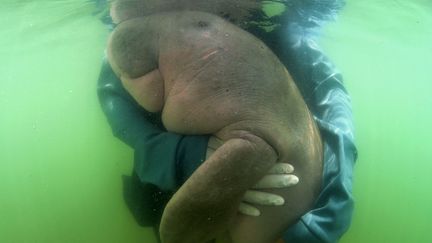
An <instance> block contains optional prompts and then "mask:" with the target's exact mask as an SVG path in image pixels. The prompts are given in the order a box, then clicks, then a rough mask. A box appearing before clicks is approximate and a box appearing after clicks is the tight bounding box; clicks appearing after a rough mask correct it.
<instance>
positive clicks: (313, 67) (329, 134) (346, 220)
mask: <svg viewBox="0 0 432 243" xmlns="http://www.w3.org/2000/svg"><path fill="white" fill-rule="evenodd" d="M293 4H294V5H293V6H289V10H288V12H287V13H286V15H285V16H284V18H285V19H284V20H283V22H284V23H287V24H286V25H282V26H281V27H280V29H279V30H278V31H277V34H276V36H273V38H274V40H276V41H275V42H274V43H273V45H274V48H275V49H276V50H275V52H276V53H277V54H278V55H279V58H280V59H281V61H282V62H283V63H284V65H285V66H286V67H287V69H288V70H289V72H290V74H291V75H292V76H293V78H294V80H295V82H296V84H297V86H298V87H299V89H300V92H301V93H302V95H303V97H304V99H305V101H306V103H307V104H308V107H309V109H310V110H311V112H312V113H313V115H314V118H315V120H316V122H317V124H318V126H319V129H320V132H321V136H322V140H323V146H324V168H323V183H322V184H323V188H322V191H321V193H320V195H319V197H318V199H317V201H316V203H315V206H314V208H313V209H312V210H311V211H310V212H308V213H307V214H305V215H304V216H303V217H302V218H301V219H300V220H299V221H298V223H297V224H295V225H293V226H291V227H290V228H289V229H288V230H287V231H286V232H285V234H284V236H283V238H284V240H285V241H286V242H297V243H314V242H337V241H338V240H339V239H340V237H341V236H342V235H343V234H344V233H345V232H346V231H347V229H348V228H349V226H350V223H351V217H352V212H353V207H354V200H353V195H352V174H353V168H354V163H355V160H356V158H357V150H356V147H355V145H354V126H353V119H352V111H351V100H350V97H349V95H348V93H347V91H346V89H345V88H344V85H343V81H342V75H341V74H340V73H339V72H338V71H337V69H336V67H335V66H334V65H333V63H332V62H331V61H330V60H329V58H328V57H326V56H325V55H324V54H323V52H322V51H321V50H320V49H319V48H318V46H317V44H316V42H315V35H316V33H318V30H319V27H320V26H321V25H322V23H323V22H324V20H328V19H332V18H334V16H335V14H336V13H337V10H339V8H340V7H341V6H343V1H338V0H336V1H335V0H329V1H315V0H307V1H293ZM296 4H298V6H297V5H296Z"/></svg>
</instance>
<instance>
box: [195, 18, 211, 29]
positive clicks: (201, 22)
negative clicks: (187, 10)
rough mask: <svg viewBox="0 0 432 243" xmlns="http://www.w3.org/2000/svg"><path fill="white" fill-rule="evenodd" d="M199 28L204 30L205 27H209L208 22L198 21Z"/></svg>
mask: <svg viewBox="0 0 432 243" xmlns="http://www.w3.org/2000/svg"><path fill="white" fill-rule="evenodd" d="M197 25H198V27H201V28H204V27H207V26H208V25H209V23H208V22H206V21H201V20H200V21H198V24H197Z"/></svg>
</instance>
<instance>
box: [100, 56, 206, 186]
mask: <svg viewBox="0 0 432 243" xmlns="http://www.w3.org/2000/svg"><path fill="white" fill-rule="evenodd" d="M97 92H98V97H99V101H100V104H101V106H102V110H103V112H104V113H105V115H106V117H107V119H108V122H109V124H110V126H111V128H112V132H113V134H114V135H115V136H116V137H117V138H119V139H120V140H122V141H123V142H125V143H126V144H127V145H129V146H130V147H132V148H133V149H134V171H135V173H136V174H137V176H138V177H139V179H140V180H141V182H143V183H151V184H154V185H156V186H157V187H159V188H160V189H162V190H166V191H174V190H176V189H177V188H178V187H179V186H180V185H181V184H183V182H184V181H185V180H186V179H187V178H188V177H189V176H190V175H191V174H192V173H193V171H194V170H195V169H196V168H197V167H198V166H199V165H200V164H201V163H202V162H203V161H204V159H205V152H206V148H207V143H208V136H183V135H179V134H175V133H170V132H167V131H166V129H165V128H164V127H163V124H162V122H161V119H160V114H155V113H150V112H148V111H146V110H144V109H142V108H141V107H140V106H139V105H138V104H137V103H136V102H135V100H134V99H133V98H132V97H131V96H130V95H129V94H128V93H127V92H126V91H125V89H124V88H123V86H122V84H121V82H120V80H119V79H118V78H117V77H116V75H115V74H114V72H113V70H112V69H111V67H110V65H109V64H108V62H107V61H106V60H104V62H103V64H102V69H101V72H100V76H99V80H98V87H97Z"/></svg>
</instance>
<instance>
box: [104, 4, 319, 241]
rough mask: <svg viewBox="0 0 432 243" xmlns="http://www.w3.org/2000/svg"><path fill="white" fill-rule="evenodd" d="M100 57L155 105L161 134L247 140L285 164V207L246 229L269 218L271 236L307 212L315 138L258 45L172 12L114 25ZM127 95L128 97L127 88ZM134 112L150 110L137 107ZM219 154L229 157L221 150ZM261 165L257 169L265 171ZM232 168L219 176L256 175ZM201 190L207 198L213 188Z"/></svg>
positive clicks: (282, 75)
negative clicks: (292, 172)
mask: <svg viewBox="0 0 432 243" xmlns="http://www.w3.org/2000/svg"><path fill="white" fill-rule="evenodd" d="M108 53H109V60H110V63H111V65H112V67H113V69H114V71H115V72H116V73H117V74H118V75H119V76H121V77H123V78H122V81H123V80H128V79H129V80H132V81H131V82H132V83H134V82H136V83H137V84H139V85H138V86H133V85H134V84H132V86H130V87H139V88H143V89H148V90H154V91H155V93H157V95H155V96H152V97H154V99H156V101H155V102H154V103H155V104H160V105H159V106H157V108H158V109H153V110H154V111H160V112H162V121H163V124H164V126H165V127H166V128H167V130H168V131H171V132H176V133H180V134H213V135H214V136H216V137H219V138H220V139H222V140H223V141H229V140H231V139H235V138H239V137H240V138H245V137H248V136H250V135H251V136H253V137H256V138H259V139H260V140H262V141H264V143H261V144H264V145H263V146H264V147H265V146H266V145H269V146H270V147H271V148H272V149H273V150H274V153H275V154H277V160H278V162H289V163H291V164H293V166H294V167H295V169H296V174H297V175H298V176H299V177H300V183H299V185H297V186H296V187H295V188H293V189H292V190H290V191H283V190H282V191H278V190H276V191H275V192H277V193H278V194H279V195H282V196H284V198H292V199H291V201H290V202H288V203H286V205H285V206H283V207H281V208H278V209H272V208H271V209H264V208H260V210H261V211H263V212H265V214H266V215H268V216H262V217H260V222H259V223H256V222H251V223H250V224H251V225H263V226H262V227H261V228H266V227H265V225H270V224H271V223H272V222H273V221H272V220H274V217H276V216H277V217H281V218H282V220H280V221H279V222H280V223H279V224H277V225H273V226H272V228H271V229H268V230H267V231H268V232H270V233H269V234H270V235H271V234H274V233H275V232H281V230H283V229H285V228H286V227H287V226H288V225H290V224H292V223H293V222H294V221H295V220H296V219H298V217H300V216H301V215H302V214H303V213H305V212H306V211H307V210H308V209H310V207H311V206H312V203H313V201H314V199H315V198H316V196H317V195H318V193H319V191H320V182H321V173H322V144H321V139H320V135H319V131H318V129H317V127H316V124H315V122H314V120H313V118H312V116H311V114H310V112H309V110H308V108H307V106H306V104H305V102H304V100H303V98H302V97H301V95H300V93H299V91H298V89H297V87H296V86H295V84H294V82H293V80H292V78H291V76H290V75H289V73H288V71H287V70H286V69H285V67H284V66H283V65H282V64H281V63H280V61H279V60H278V58H277V57H276V56H275V55H274V54H273V53H272V52H271V50H270V49H269V48H268V47H266V46H265V44H264V43H262V42H261V41H260V40H258V39H257V38H256V37H254V36H252V35H251V34H249V33H247V32H246V31H244V30H242V29H240V28H238V27H236V26H235V25H232V24H230V23H228V22H227V21H225V20H223V19H221V18H219V17H217V16H215V15H211V14H208V13H203V12H196V11H174V12H166V13H159V14H154V15H150V16H146V17H141V18H135V19H131V20H127V21H124V22H122V23H121V24H120V25H119V26H118V27H117V29H116V30H115V31H114V32H113V34H112V35H111V37H110V41H109V48H108ZM154 70H158V73H160V75H159V76H158V78H157V79H151V77H153V76H146V75H148V74H149V73H152V72H153V71H154ZM141 77H147V79H146V78H144V79H143V78H141ZM148 77H150V78H148ZM143 80H144V81H143ZM155 80H156V81H155ZM124 82H126V81H124ZM155 87H156V88H155ZM127 90H128V88H127ZM128 91H130V93H131V94H132V93H133V90H132V88H130V89H129V90H128ZM132 96H134V95H132ZM134 98H136V99H137V100H138V98H137V97H134ZM140 104H141V105H143V106H144V108H154V107H150V105H149V104H146V103H145V102H143V103H140ZM146 106H148V107H146ZM260 146H261V145H260ZM260 146H257V148H256V149H257V150H259V149H261V148H260ZM225 152H227V153H229V148H228V149H225ZM245 156H246V155H245ZM257 156H259V155H257ZM264 158H265V157H263V161H262V164H263V165H262V166H261V167H259V166H257V168H258V167H259V168H262V169H263V168H268V166H269V164H267V165H266V164H265V162H267V161H264V160H265V159H264ZM205 163H206V162H205ZM240 165H241V163H239V164H238V165H230V166H231V168H232V171H233V172H229V171H228V172H227V171H226V170H225V172H224V173H225V174H224V176H226V177H230V175H231V177H236V176H237V177H239V175H243V176H244V177H247V176H250V175H251V174H253V173H258V172H253V171H247V170H244V168H242V167H241V166H240ZM265 166H267V167H265ZM221 171H223V170H221ZM248 173H249V174H248ZM260 173H261V174H260V175H263V172H260ZM258 174H259V173H258ZM253 178H255V177H253V176H251V180H256V178H255V179H253ZM248 183H249V184H248ZM196 184H200V183H198V182H197V183H196ZM245 185H253V181H252V182H247V183H246V182H245V184H244V185H241V183H237V185H235V186H233V187H238V188H240V189H239V191H241V190H243V189H244V188H248V187H247V186H245ZM200 186H201V187H202V185H200ZM205 187H206V189H207V190H208V191H211V190H214V188H216V187H217V183H213V184H212V185H206V186H205ZM212 187H213V188H212ZM269 191H271V190H269ZM237 194H241V193H237ZM176 195H177V194H176ZM235 196H238V195H235ZM235 196H233V198H236V197H235ZM203 197H205V196H203ZM174 198H175V196H174ZM177 198H181V197H180V196H179V197H177ZM177 201H181V200H176V202H177ZM208 201H216V202H217V201H218V199H217V198H209V199H208ZM222 203H223V202H222ZM222 203H221V204H222ZM230 203H234V201H231V202H230ZM173 208H175V207H173ZM177 208H180V207H177ZM171 212H174V213H175V210H171ZM174 213H173V214H174ZM209 213H211V212H209ZM164 215H165V214H164ZM172 221H176V219H175V218H174V219H173V218H172ZM176 222H177V221H176ZM242 222H246V223H244V224H240V225H248V224H249V223H248V222H250V221H248V220H244V221H242ZM174 225H175V224H174ZM245 228H247V229H250V228H251V226H248V227H247V226H245ZM267 228H268V227H267ZM239 231H242V230H239ZM261 231H263V230H261ZM249 234H250V233H249ZM243 235H245V234H243ZM250 235H253V234H250ZM174 242H175V241H174Z"/></svg>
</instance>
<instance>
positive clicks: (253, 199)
mask: <svg viewBox="0 0 432 243" xmlns="http://www.w3.org/2000/svg"><path fill="white" fill-rule="evenodd" d="M222 144H223V141H222V140H220V139H218V138H217V137H214V136H211V137H210V139H209V142H208V146H207V153H206V158H209V157H210V155H211V154H213V153H214V151H216V149H218V148H219V147H220V146H222ZM293 172H294V167H293V166H292V165H291V164H288V163H276V164H275V165H274V166H273V167H271V168H270V170H269V171H268V172H267V174H266V175H265V176H264V177H263V178H261V179H260V180H259V181H258V183H257V184H256V185H255V186H253V187H252V188H251V189H249V190H247V191H246V193H245V195H244V196H243V201H242V202H241V203H240V205H239V209H238V211H239V212H240V213H242V214H245V215H249V216H259V215H260V211H259V210H258V208H256V207H254V206H253V205H263V206H280V205H283V204H284V203H285V200H284V199H283V197H281V196H279V195H276V194H273V193H268V192H262V191H259V189H270V188H285V187H290V186H294V185H296V184H297V183H298V181H299V179H298V177H297V176H295V175H293V174H292V173H293Z"/></svg>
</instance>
